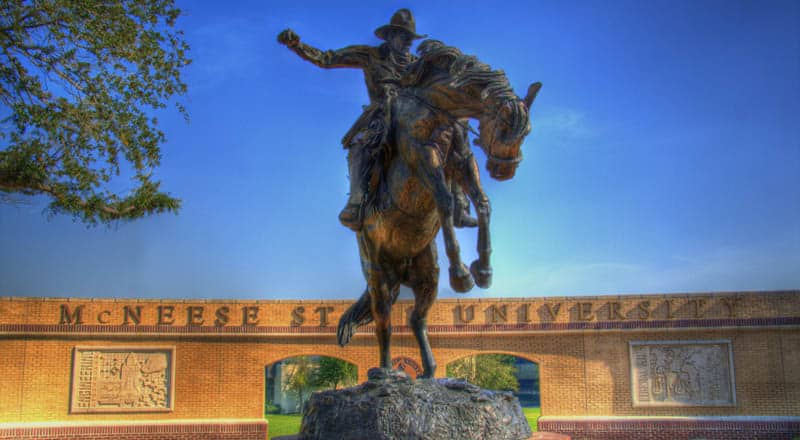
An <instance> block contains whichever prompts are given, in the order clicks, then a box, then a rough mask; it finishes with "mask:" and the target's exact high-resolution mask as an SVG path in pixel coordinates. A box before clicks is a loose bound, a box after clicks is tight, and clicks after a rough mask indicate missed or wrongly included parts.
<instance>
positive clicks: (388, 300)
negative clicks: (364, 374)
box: [367, 268, 392, 368]
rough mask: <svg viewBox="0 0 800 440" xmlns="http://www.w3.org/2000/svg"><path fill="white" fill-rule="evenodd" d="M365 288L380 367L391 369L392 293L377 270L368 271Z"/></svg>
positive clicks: (381, 272) (380, 272)
mask: <svg viewBox="0 0 800 440" xmlns="http://www.w3.org/2000/svg"><path fill="white" fill-rule="evenodd" d="M367 288H368V289H369V296H370V306H371V311H372V320H373V321H374V322H375V336H377V338H378V350H379V352H380V358H381V363H380V367H381V368H392V356H391V353H390V351H391V350H390V346H391V339H392V322H391V313H392V292H391V288H390V287H389V286H388V285H387V282H386V277H385V276H384V274H383V271H382V270H380V269H378V268H370V269H369V279H368V281H367Z"/></svg>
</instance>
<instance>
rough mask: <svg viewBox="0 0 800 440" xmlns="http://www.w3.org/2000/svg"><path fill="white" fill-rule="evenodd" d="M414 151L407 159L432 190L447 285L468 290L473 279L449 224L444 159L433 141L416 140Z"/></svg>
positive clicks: (450, 206) (449, 202) (450, 209)
mask: <svg viewBox="0 0 800 440" xmlns="http://www.w3.org/2000/svg"><path fill="white" fill-rule="evenodd" d="M415 152H416V154H415V155H414V156H413V158H412V163H409V165H410V167H411V169H412V170H414V172H415V174H416V176H417V177H418V178H419V179H420V180H421V181H422V183H423V185H425V187H426V188H428V189H429V190H430V191H431V192H432V193H433V198H434V200H435V201H436V209H437V210H438V213H439V222H440V224H441V225H442V237H443V238H444V247H445V252H446V253H447V260H448V261H449V263H450V268H449V273H450V287H452V288H453V290H455V291H456V292H459V293H464V292H469V291H470V290H471V289H472V287H473V286H474V283H473V282H472V276H470V274H469V270H468V269H467V266H466V265H464V263H463V262H462V261H461V248H460V246H459V244H458V239H456V232H455V226H454V225H453V209H454V202H453V194H452V193H451V192H450V186H449V185H448V184H447V179H446V178H445V174H444V160H443V158H442V155H441V153H440V150H439V148H438V147H437V146H436V144H435V143H432V142H428V143H424V144H417V145H416V147H415Z"/></svg>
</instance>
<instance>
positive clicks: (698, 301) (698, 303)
mask: <svg viewBox="0 0 800 440" xmlns="http://www.w3.org/2000/svg"><path fill="white" fill-rule="evenodd" d="M706 302H707V301H706V300H705V299H702V298H694V299H690V300H689V303H690V304H692V305H693V307H694V317H695V318H702V317H704V316H705V315H706V311H705V307H706Z"/></svg>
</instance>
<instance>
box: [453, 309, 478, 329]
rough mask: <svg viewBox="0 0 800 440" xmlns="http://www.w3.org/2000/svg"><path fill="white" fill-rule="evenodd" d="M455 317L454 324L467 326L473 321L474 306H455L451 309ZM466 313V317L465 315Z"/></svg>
mask: <svg viewBox="0 0 800 440" xmlns="http://www.w3.org/2000/svg"><path fill="white" fill-rule="evenodd" d="M453 311H454V313H455V315H456V324H469V323H470V322H472V321H473V320H474V319H475V306H474V305H472V306H467V307H464V306H456V307H455V308H454V309H453ZM465 312H466V315H465Z"/></svg>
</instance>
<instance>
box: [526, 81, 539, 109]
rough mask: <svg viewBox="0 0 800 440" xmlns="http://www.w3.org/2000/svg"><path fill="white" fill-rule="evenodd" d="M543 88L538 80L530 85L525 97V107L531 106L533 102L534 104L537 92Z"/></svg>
mask: <svg viewBox="0 0 800 440" xmlns="http://www.w3.org/2000/svg"><path fill="white" fill-rule="evenodd" d="M541 88H542V83H540V82H538V81H537V82H535V83H533V84H531V85H530V87H528V94H527V95H525V99H524V101H525V107H528V109H530V108H531V104H533V100H534V99H535V98H536V94H537V93H539V89H541Z"/></svg>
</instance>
